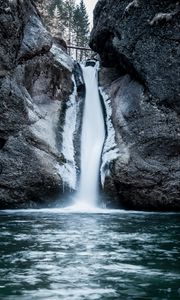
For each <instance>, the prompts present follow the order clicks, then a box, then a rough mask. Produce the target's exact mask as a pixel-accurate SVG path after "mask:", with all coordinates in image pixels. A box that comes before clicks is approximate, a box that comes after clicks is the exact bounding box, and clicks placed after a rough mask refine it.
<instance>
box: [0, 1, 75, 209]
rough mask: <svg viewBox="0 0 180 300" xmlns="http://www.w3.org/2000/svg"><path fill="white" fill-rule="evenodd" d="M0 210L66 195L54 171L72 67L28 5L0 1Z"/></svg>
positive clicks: (58, 163)
mask: <svg viewBox="0 0 180 300" xmlns="http://www.w3.org/2000/svg"><path fill="white" fill-rule="evenodd" d="M0 26H1V27H0V208H15V207H36V206H37V205H39V204H44V203H46V201H48V203H49V204H50V202H49V201H50V197H51V201H53V197H52V196H55V195H56V194H57V193H62V191H66V189H68V186H64V184H63V181H62V176H61V173H60V172H59V169H60V168H59V166H61V165H62V164H63V163H64V157H63V155H61V151H60V150H61V136H60V130H61V123H62V122H63V119H64V103H65V101H66V100H67V99H68V97H69V95H70V93H71V92H72V88H73V83H72V80H71V75H72V69H73V62H72V60H71V59H70V58H69V57H68V55H67V54H66V53H65V52H63V51H62V50H61V49H60V48H59V47H58V45H53V47H52V48H51V46H52V37H51V36H50V34H49V33H48V32H47V31H46V29H45V28H44V26H43V24H42V22H41V19H40V17H39V15H38V13H37V11H36V8H35V7H34V6H33V4H32V3H31V1H29V0H24V1H23V2H21V1H0Z"/></svg>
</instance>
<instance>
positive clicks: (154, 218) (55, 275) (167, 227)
mask: <svg viewBox="0 0 180 300" xmlns="http://www.w3.org/2000/svg"><path fill="white" fill-rule="evenodd" d="M179 217H180V215H178V214H162V215H161V214H143V213H124V212H123V211H120V212H113V211H112V212H110V213H107V211H106V213H105V211H104V212H103V211H101V212H99V213H91V214H87V213H79V214H78V213H71V212H64V213H63V211H55V210H54V211H53V210H42V211H16V212H11V211H6V212H0V228H1V230H0V255H1V260H0V299H10V300H22V299H23V300H39V299H43V300H49V299H52V300H57V299H61V300H64V299H66V300H96V299H97V300H98V299H100V300H113V299H118V300H120V299H122V300H124V299H129V300H133V299H137V300H141V299H142V300H144V299H149V300H159V299H162V300H165V299H170V300H176V299H177V300H178V299H180V281H179V278H180V272H179V271H180V270H179V265H180V264H179V263H180V254H179V229H180V228H179V227H180V226H179Z"/></svg>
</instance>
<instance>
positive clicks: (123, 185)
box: [90, 0, 180, 211]
mask: <svg viewBox="0 0 180 300" xmlns="http://www.w3.org/2000/svg"><path fill="white" fill-rule="evenodd" d="M90 46H91V47H92V49H93V50H95V51H96V52H98V53H99V55H100V57H101V62H102V66H103V67H104V69H103V68H102V70H101V74H100V85H101V90H102V91H103V93H104V94H106V97H107V100H108V101H110V102H111V108H112V116H111V121H112V123H113V125H114V129H115V140H116V145H117V148H118V152H119V153H118V158H117V157H116V158H114V159H113V160H112V161H111V162H110V163H108V166H107V167H108V172H106V176H105V180H104V191H105V193H106V194H107V195H109V196H110V198H109V200H108V206H110V207H122V206H123V207H126V208H130V209H139V210H163V211H176V210H180V117H179V114H180V99H179V96H180V90H179V86H180V84H179V70H180V65H179V1H172V0H166V1H165V0H164V1H159V0H146V1H145V0H134V1H130V0H121V1H113V0H100V1H98V3H97V6H96V8H95V11H94V28H93V31H92V34H91V41H90ZM112 74H115V76H114V75H112Z"/></svg>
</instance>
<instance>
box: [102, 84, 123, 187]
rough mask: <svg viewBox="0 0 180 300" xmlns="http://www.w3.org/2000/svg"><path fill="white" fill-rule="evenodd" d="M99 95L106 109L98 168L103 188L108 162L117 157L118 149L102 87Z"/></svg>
mask: <svg viewBox="0 0 180 300" xmlns="http://www.w3.org/2000/svg"><path fill="white" fill-rule="evenodd" d="M99 91H100V94H101V96H102V98H103V101H104V105H105V109H106V120H105V121H106V129H107V137H106V139H105V143H104V148H103V153H102V164H101V168H100V174H101V184H102V186H104V182H105V178H106V176H108V175H109V172H110V170H109V165H110V162H112V161H113V160H115V159H117V158H118V157H119V149H118V147H117V144H116V141H115V130H114V127H113V124H112V120H111V116H112V108H111V99H110V98H109V96H108V95H107V94H106V92H105V91H104V89H103V88H102V87H99Z"/></svg>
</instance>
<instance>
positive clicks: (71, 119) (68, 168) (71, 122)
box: [57, 75, 77, 190]
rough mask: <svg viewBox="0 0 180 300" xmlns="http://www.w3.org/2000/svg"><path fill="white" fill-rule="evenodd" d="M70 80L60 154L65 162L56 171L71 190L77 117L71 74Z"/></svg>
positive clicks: (75, 89)
mask: <svg viewBox="0 0 180 300" xmlns="http://www.w3.org/2000/svg"><path fill="white" fill-rule="evenodd" d="M72 81H73V83H74V90H73V93H72V95H71V96H70V98H69V100H68V101H67V108H66V116H65V124H64V130H63V143H62V154H63V155H64V158H65V160H66V162H65V163H64V164H63V165H61V166H59V165H58V166H57V168H58V171H59V173H60V175H61V178H62V179H63V181H64V182H65V183H67V184H68V185H69V187H70V188H72V189H73V190H75V189H76V181H77V176H76V175H77V174H76V163H75V157H74V152H75V150H74V132H75V129H76V118H77V103H76V98H77V88H76V83H75V79H74V75H73V76H72Z"/></svg>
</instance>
